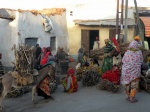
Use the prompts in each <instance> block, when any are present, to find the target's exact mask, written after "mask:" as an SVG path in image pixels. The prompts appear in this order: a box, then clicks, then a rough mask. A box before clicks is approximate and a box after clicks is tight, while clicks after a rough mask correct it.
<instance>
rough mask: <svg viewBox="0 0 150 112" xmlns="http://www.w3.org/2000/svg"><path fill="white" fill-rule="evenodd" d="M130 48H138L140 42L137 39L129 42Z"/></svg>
mask: <svg viewBox="0 0 150 112" xmlns="http://www.w3.org/2000/svg"><path fill="white" fill-rule="evenodd" d="M128 48H134V49H137V48H138V42H137V41H135V40H134V41H132V42H131V43H130V44H129V47H128Z"/></svg>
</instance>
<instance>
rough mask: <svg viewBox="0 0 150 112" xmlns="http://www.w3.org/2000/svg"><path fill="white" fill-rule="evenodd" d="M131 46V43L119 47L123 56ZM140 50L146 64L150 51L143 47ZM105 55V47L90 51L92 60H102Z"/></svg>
mask: <svg viewBox="0 0 150 112" xmlns="http://www.w3.org/2000/svg"><path fill="white" fill-rule="evenodd" d="M129 44H130V43H129V42H128V43H122V44H121V45H120V46H119V47H120V53H121V56H123V55H124V53H125V52H126V50H127V49H128V46H129ZM140 49H141V50H142V53H143V58H144V61H145V62H146V61H147V57H148V55H150V50H146V49H144V48H142V47H141V48H140ZM103 55H104V47H102V48H100V49H96V50H91V51H90V58H96V59H100V60H101V59H102V58H103Z"/></svg>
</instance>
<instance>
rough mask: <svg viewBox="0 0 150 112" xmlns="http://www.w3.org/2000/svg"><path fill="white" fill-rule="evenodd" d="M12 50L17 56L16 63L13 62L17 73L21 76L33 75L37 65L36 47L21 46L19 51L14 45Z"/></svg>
mask: <svg viewBox="0 0 150 112" xmlns="http://www.w3.org/2000/svg"><path fill="white" fill-rule="evenodd" d="M12 50H14V55H15V62H12V63H13V64H14V65H15V71H17V72H18V73H19V74H20V75H21V76H25V75H27V74H32V73H33V69H34V63H35V50H34V46H32V47H29V46H27V45H19V47H18V49H17V48H16V45H14V46H13V48H12Z"/></svg>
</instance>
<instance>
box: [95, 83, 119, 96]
mask: <svg viewBox="0 0 150 112" xmlns="http://www.w3.org/2000/svg"><path fill="white" fill-rule="evenodd" d="M119 88H120V85H116V84H114V83H112V82H110V81H108V80H101V82H100V83H99V84H98V89H101V90H107V91H111V92H114V93H116V92H118V91H119Z"/></svg>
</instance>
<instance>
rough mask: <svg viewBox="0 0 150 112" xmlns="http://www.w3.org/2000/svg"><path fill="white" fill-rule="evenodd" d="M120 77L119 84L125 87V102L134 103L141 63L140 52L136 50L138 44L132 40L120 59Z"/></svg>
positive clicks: (141, 56)
mask: <svg viewBox="0 0 150 112" xmlns="http://www.w3.org/2000/svg"><path fill="white" fill-rule="evenodd" d="M122 63H123V65H122V76H121V83H122V84H123V85H125V92H126V94H127V96H128V98H127V100H129V101H130V102H132V103H133V102H136V101H137V100H136V99H135V95H136V92H137V89H138V88H137V87H138V86H137V85H138V81H139V78H140V75H141V65H142V63H143V55H142V51H141V50H140V49H139V48H138V42H137V41H135V40H133V41H132V42H131V43H130V45H129V47H128V50H127V51H126V52H125V54H124V56H123V59H122Z"/></svg>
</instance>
